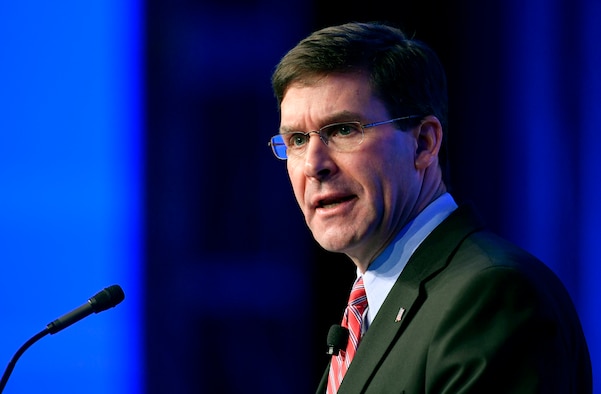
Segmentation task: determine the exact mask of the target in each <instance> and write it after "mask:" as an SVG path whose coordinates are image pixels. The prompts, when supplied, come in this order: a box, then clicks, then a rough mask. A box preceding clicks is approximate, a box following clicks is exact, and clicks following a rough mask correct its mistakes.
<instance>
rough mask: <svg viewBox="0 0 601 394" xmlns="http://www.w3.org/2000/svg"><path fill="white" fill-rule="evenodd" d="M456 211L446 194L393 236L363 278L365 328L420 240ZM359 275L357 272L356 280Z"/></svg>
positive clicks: (454, 203)
mask: <svg viewBox="0 0 601 394" xmlns="http://www.w3.org/2000/svg"><path fill="white" fill-rule="evenodd" d="M456 208H457V203H456V202H455V200H454V199H453V197H452V196H451V195H450V194H449V193H445V194H443V195H441V196H440V197H439V198H437V199H436V200H434V201H432V202H431V203H430V205H428V206H427V207H426V208H425V209H424V210H423V211H422V212H420V213H419V214H418V215H417V216H416V217H415V219H413V220H412V221H411V222H409V223H408V224H407V225H405V227H403V229H401V231H400V232H399V233H398V234H397V236H396V237H395V239H394V240H393V241H392V242H391V243H390V244H389V245H388V246H387V247H386V249H384V251H383V252H382V253H381V254H380V255H379V256H378V257H377V258H376V259H375V260H374V261H373V262H372V263H371V264H370V265H369V267H368V268H367V271H365V273H364V274H363V283H364V285H365V292H366V294H367V301H368V305H369V308H368V310H367V324H368V325H369V324H370V323H371V322H372V321H373V319H374V318H375V317H376V314H377V313H378V311H379V310H380V307H381V306H382V304H383V303H384V300H385V299H386V296H387V295H388V293H389V292H390V289H392V286H393V285H394V283H395V282H396V280H397V278H398V277H399V275H400V274H401V272H402V271H403V268H405V265H406V264H407V261H409V258H410V257H411V255H412V254H413V252H414V251H415V249H417V247H418V246H419V245H420V244H421V243H422V242H423V240H424V239H426V237H427V236H428V235H429V234H430V233H431V232H432V230H434V229H435V228H436V226H438V225H439V224H440V223H441V222H442V221H443V220H445V219H446V218H447V216H449V215H450V214H451V212H453V211H454V210H455V209H456ZM360 275H361V273H360V272H359V271H358V270H357V276H360Z"/></svg>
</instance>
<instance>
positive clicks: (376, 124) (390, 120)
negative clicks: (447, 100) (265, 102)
mask: <svg viewBox="0 0 601 394" xmlns="http://www.w3.org/2000/svg"><path fill="white" fill-rule="evenodd" d="M423 117H424V115H408V116H402V117H400V118H394V119H389V120H383V121H380V122H373V123H367V124H361V122H359V121H348V122H336V123H330V124H327V125H325V126H323V127H321V128H320V129H319V130H312V131H289V132H285V133H279V134H276V135H274V136H273V137H271V139H270V140H269V142H268V143H267V146H270V147H271V151H272V152H273V155H274V156H275V157H276V158H277V159H280V160H288V153H287V152H286V157H280V156H279V155H278V154H277V152H276V148H275V145H284V146H286V143H284V142H283V141H282V142H278V143H276V142H275V141H274V139H276V138H278V137H279V138H282V136H284V135H287V134H302V135H304V136H305V137H308V136H309V135H310V134H317V135H318V136H319V139H320V140H321V141H322V142H323V143H324V144H325V145H326V146H329V145H328V139H327V138H326V137H325V136H323V135H322V134H321V133H322V131H323V130H324V129H326V128H328V127H332V126H337V125H342V124H357V125H359V128H360V129H361V142H359V144H358V145H357V146H359V145H361V143H362V142H363V139H364V137H365V129H369V128H371V127H376V126H381V125H385V124H389V123H393V122H398V121H401V120H408V119H416V118H423ZM286 150H288V149H287V148H286Z"/></svg>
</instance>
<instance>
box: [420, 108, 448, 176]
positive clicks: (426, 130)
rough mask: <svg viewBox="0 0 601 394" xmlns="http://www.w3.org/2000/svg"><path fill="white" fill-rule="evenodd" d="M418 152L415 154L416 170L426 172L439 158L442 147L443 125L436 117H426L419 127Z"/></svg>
mask: <svg viewBox="0 0 601 394" xmlns="http://www.w3.org/2000/svg"><path fill="white" fill-rule="evenodd" d="M415 132H416V133H417V135H416V137H417V150H416V152H415V168H416V169H418V170H424V169H426V168H427V167H429V166H430V165H431V164H432V163H434V162H435V161H436V160H437V158H438V152H439V151H440V146H441V145H442V125H441V124H440V120H438V118H437V117H436V116H432V115H429V116H426V117H425V118H424V120H423V121H422V123H421V124H420V125H419V126H418V127H417V129H416V131H415Z"/></svg>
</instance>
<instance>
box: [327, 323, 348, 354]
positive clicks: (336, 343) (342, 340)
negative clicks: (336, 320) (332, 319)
mask: <svg viewBox="0 0 601 394" xmlns="http://www.w3.org/2000/svg"><path fill="white" fill-rule="evenodd" d="M347 342H348V329H347V328H345V327H342V326H341V325H339V324H334V325H333V326H332V327H330V331H328V341H327V344H328V354H330V355H332V354H333V355H337V354H338V352H339V351H340V349H344V348H346V343H347Z"/></svg>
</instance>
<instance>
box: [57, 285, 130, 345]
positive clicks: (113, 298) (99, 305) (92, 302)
mask: <svg viewBox="0 0 601 394" xmlns="http://www.w3.org/2000/svg"><path fill="white" fill-rule="evenodd" d="M124 299H125V293H123V290H122V289H121V287H120V286H119V285H112V286H109V287H107V288H104V289H102V290H101V291H99V292H98V293H96V295H95V296H94V297H91V298H90V299H89V300H88V302H86V303H85V304H83V305H82V306H80V307H79V308H76V309H73V310H72V311H71V312H69V313H66V314H64V315H62V316H61V317H59V318H58V319H56V320H55V321H53V322H52V323H48V325H47V326H46V329H47V330H48V332H49V333H50V334H56V333H57V332H59V331H60V330H62V329H64V328H67V327H69V326H70V325H71V324H73V323H77V322H78V321H80V320H81V319H83V318H84V317H87V316H89V315H91V314H92V312H94V313H99V312H102V311H105V310H107V309H109V308H112V307H114V306H116V305H117V304H119V303H120V302H121V301H123V300H124Z"/></svg>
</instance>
